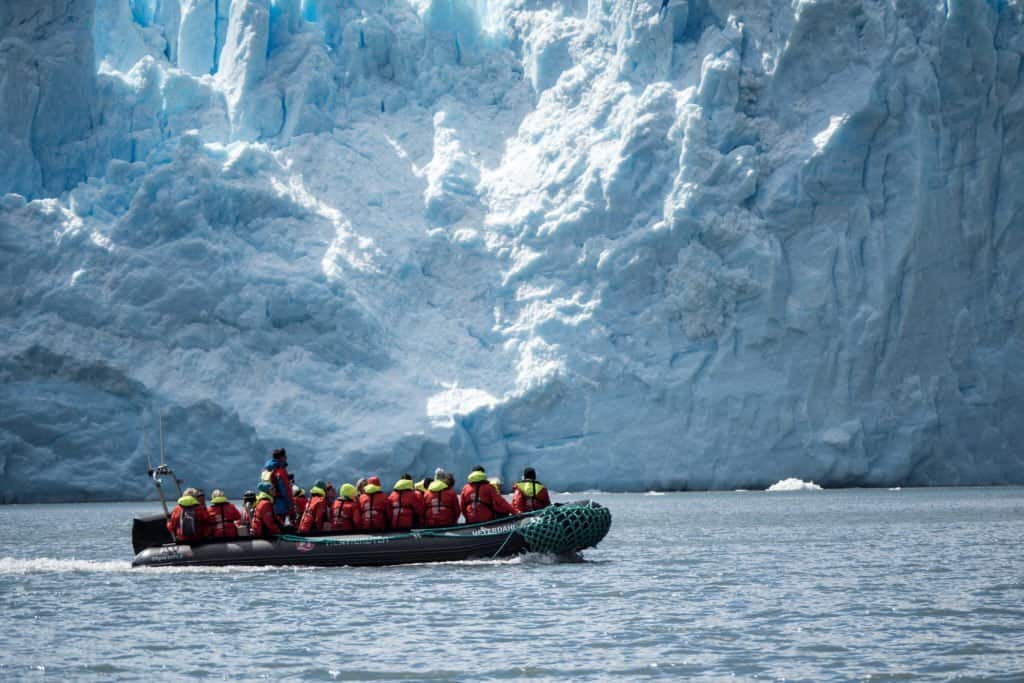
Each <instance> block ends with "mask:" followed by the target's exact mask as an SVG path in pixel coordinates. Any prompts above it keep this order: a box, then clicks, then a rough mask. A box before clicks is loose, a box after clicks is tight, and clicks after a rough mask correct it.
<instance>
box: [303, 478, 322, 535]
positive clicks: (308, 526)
mask: <svg viewBox="0 0 1024 683" xmlns="http://www.w3.org/2000/svg"><path fill="white" fill-rule="evenodd" d="M318 490H319V489H318ZM326 521H328V519H327V499H325V498H324V497H323V496H312V497H310V499H309V502H308V503H307V504H306V506H305V512H303V513H302V521H300V522H299V533H300V534H308V533H309V532H310V531H323V528H324V523H325V522H326Z"/></svg>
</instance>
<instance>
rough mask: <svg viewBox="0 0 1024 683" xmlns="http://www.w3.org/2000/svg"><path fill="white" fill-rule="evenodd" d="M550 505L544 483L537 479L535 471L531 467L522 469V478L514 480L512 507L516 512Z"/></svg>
mask: <svg viewBox="0 0 1024 683" xmlns="http://www.w3.org/2000/svg"><path fill="white" fill-rule="evenodd" d="M549 505H551V497H550V496H549V495H548V490H547V489H546V488H544V484H542V483H540V482H539V481H537V473H536V472H535V471H534V470H533V468H532V467H527V468H526V469H525V470H523V480H522V481H517V482H516V489H515V493H514V494H512V507H513V508H515V511H516V513H517V514H518V513H522V512H530V511H532V510H541V509H543V508H546V507H547V506H549Z"/></svg>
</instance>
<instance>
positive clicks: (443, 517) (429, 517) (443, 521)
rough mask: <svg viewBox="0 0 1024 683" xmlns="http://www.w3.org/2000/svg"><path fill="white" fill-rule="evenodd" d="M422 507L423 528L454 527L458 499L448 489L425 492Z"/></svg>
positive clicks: (457, 518)
mask: <svg viewBox="0 0 1024 683" xmlns="http://www.w3.org/2000/svg"><path fill="white" fill-rule="evenodd" d="M423 505H424V510H423V526H425V527H427V528H437V527H443V526H455V525H456V524H457V523H458V521H459V497H458V495H456V493H455V491H452V490H451V489H450V488H448V487H445V488H443V489H440V490H437V491H433V490H431V491H427V493H426V495H425V496H424V497H423Z"/></svg>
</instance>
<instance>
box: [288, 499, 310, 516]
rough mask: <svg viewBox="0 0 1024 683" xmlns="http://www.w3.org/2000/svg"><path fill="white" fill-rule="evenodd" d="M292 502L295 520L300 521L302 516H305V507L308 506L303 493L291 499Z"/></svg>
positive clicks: (307, 500)
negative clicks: (293, 503)
mask: <svg viewBox="0 0 1024 683" xmlns="http://www.w3.org/2000/svg"><path fill="white" fill-rule="evenodd" d="M292 500H293V501H295V518H296V519H302V515H304V514H306V506H307V505H309V499H308V498H306V494H305V493H303V494H301V495H298V496H295V497H293V498H292Z"/></svg>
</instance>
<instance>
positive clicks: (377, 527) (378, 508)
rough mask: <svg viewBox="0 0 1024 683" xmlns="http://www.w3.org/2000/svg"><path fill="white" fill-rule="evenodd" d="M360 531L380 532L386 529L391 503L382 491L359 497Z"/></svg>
mask: <svg viewBox="0 0 1024 683" xmlns="http://www.w3.org/2000/svg"><path fill="white" fill-rule="evenodd" d="M359 513H360V516H361V517H362V521H361V523H360V525H359V528H360V529H363V530H365V531H381V530H384V529H387V528H388V522H390V521H391V520H390V517H391V501H390V500H388V497H387V496H386V495H384V492H383V491H375V492H374V493H364V494H363V495H361V496H359Z"/></svg>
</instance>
